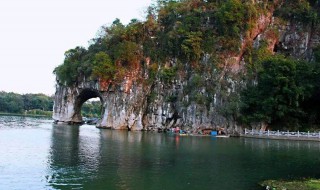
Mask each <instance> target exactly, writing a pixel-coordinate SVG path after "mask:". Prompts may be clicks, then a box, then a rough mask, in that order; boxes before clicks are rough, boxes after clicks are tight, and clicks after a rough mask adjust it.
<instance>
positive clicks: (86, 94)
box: [73, 89, 103, 120]
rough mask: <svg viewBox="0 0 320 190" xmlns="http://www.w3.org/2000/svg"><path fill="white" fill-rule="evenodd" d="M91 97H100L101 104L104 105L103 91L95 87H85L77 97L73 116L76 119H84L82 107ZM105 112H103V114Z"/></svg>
mask: <svg viewBox="0 0 320 190" xmlns="http://www.w3.org/2000/svg"><path fill="white" fill-rule="evenodd" d="M91 98H99V99H100V101H101V104H102V105H103V98H102V95H101V93H100V92H99V91H98V90H95V89H83V90H82V91H81V92H80V93H79V95H78V96H77V97H76V99H75V102H74V116H73V118H74V119H75V120H82V116H81V107H82V105H83V103H85V102H86V101H87V100H89V99H91ZM102 115H103V113H101V116H102Z"/></svg>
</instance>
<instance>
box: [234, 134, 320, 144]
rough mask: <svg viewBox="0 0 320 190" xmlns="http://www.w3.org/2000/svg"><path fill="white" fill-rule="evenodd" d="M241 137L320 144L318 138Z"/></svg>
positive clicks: (245, 136)
mask: <svg viewBox="0 0 320 190" xmlns="http://www.w3.org/2000/svg"><path fill="white" fill-rule="evenodd" d="M240 137H243V138H254V139H268V140H290V141H313V142H320V138H318V137H307V138H306V137H284V136H262V135H244V134H241V135H240Z"/></svg>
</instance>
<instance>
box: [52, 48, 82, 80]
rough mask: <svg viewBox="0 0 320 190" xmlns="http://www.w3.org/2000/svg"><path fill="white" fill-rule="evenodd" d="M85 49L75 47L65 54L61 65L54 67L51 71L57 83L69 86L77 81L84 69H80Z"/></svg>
mask: <svg viewBox="0 0 320 190" xmlns="http://www.w3.org/2000/svg"><path fill="white" fill-rule="evenodd" d="M85 53H86V49H85V48H83V47H76V48H75V49H70V50H68V51H66V52H65V54H64V55H65V60H64V62H63V64H62V65H60V66H58V67H56V68H55V69H54V71H53V73H54V74H56V75H57V77H58V78H57V79H58V81H60V82H61V83H64V84H66V85H71V84H73V83H75V82H76V81H77V78H78V75H79V73H81V70H82V69H84V68H83V67H81V63H82V60H83V57H84V55H85Z"/></svg>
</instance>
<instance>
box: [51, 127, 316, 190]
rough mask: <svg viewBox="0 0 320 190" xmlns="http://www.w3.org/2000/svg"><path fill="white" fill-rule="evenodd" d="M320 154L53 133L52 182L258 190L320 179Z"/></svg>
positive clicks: (243, 144)
mask: <svg viewBox="0 0 320 190" xmlns="http://www.w3.org/2000/svg"><path fill="white" fill-rule="evenodd" d="M319 146H320V145H319V144H318V143H314V142H295V141H276V140H261V139H244V138H228V139H216V138H211V137H205V138H201V137H180V136H170V135H166V134H158V133H149V132H132V131H131V132H128V131H114V130H99V129H96V128H95V127H93V126H88V125H83V126H80V127H78V126H54V127H53V129H52V136H51V150H50V154H49V157H48V172H47V173H48V174H47V176H46V179H47V182H48V184H49V185H50V186H51V187H53V188H56V189H64V188H65V189H71V188H75V189H77V188H83V189H198V188H199V187H200V186H199V183H200V184H201V187H202V189H211V187H213V186H214V187H217V189H235V187H237V188H238V189H254V188H253V187H255V185H254V184H256V183H257V182H259V181H262V180H265V179H274V178H284V179H286V178H292V177H293V178H295V177H298V178H299V177H320V172H319V170H318V168H317V167H315V166H317V165H319V164H320V160H319V159H318V156H317V155H318V153H319V152H320V148H319ZM221 179H224V181H231V180H232V183H224V182H223V183H222V182H221ZM209 187H210V188H209ZM250 187H252V188H250Z"/></svg>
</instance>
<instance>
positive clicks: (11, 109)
mask: <svg viewBox="0 0 320 190" xmlns="http://www.w3.org/2000/svg"><path fill="white" fill-rule="evenodd" d="M52 108H53V98H52V97H49V96H46V95H44V94H25V95H20V94H16V93H12V92H9V93H7V92H3V91H2V92H0V112H5V113H19V114H22V113H26V112H27V113H28V111H31V110H34V111H33V112H34V113H35V112H36V110H42V111H43V112H45V114H44V113H43V114H37V115H47V114H48V112H51V111H52ZM33 112H32V113H33ZM32 113H31V114H32Z"/></svg>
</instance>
